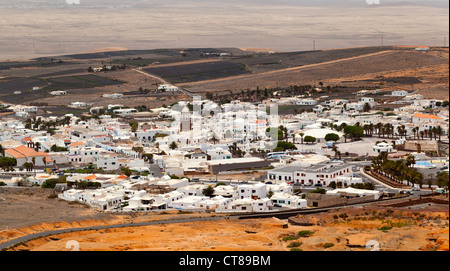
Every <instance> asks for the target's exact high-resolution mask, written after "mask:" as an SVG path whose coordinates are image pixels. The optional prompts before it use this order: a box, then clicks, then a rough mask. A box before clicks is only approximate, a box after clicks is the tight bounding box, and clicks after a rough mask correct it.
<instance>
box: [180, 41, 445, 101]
mask: <svg viewBox="0 0 450 271" xmlns="http://www.w3.org/2000/svg"><path fill="white" fill-rule="evenodd" d="M446 65H447V67H446ZM380 76H384V77H399V76H411V77H417V78H419V79H421V80H423V81H422V84H419V85H416V86H415V89H420V88H423V89H430V90H436V89H440V90H441V91H442V90H447V91H448V49H447V50H446V53H441V54H439V55H438V54H436V53H435V54H434V55H433V54H430V55H425V54H420V53H418V52H415V51H393V50H392V51H385V52H379V53H375V54H367V55H362V56H359V57H352V58H347V59H340V60H335V61H329V62H324V63H319V64H311V65H305V66H301V67H295V68H290V69H283V70H277V71H271V72H266V73H259V74H250V75H241V76H235V77H228V78H223V79H216V80H208V81H201V82H192V83H186V84H184V85H182V86H184V87H185V88H187V89H189V90H191V91H194V92H206V91H211V90H214V91H220V90H222V91H223V90H245V89H255V88H256V87H257V86H259V87H260V88H262V87H277V86H289V85H299V84H300V85H307V84H311V85H317V84H318V83H319V82H320V81H322V82H323V83H324V84H325V85H346V86H352V85H354V86H362V85H364V86H374V87H381V86H382V87H383V88H386V87H409V88H410V87H411V86H409V85H401V84H391V85H389V84H388V83H383V84H382V85H381V84H380ZM343 82H345V83H343ZM352 82H354V83H352ZM431 88H433V89H431Z"/></svg>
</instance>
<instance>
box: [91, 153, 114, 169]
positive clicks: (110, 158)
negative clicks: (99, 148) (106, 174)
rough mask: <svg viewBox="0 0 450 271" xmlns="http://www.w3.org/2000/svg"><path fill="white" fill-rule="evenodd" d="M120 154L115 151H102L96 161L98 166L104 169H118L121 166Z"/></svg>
mask: <svg viewBox="0 0 450 271" xmlns="http://www.w3.org/2000/svg"><path fill="white" fill-rule="evenodd" d="M117 157H118V154H117V153H113V152H102V153H100V154H99V156H98V159H97V161H96V165H97V168H102V169H104V170H117V169H119V168H120V166H119V163H118V160H117Z"/></svg>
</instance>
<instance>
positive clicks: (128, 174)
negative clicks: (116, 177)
mask: <svg viewBox="0 0 450 271" xmlns="http://www.w3.org/2000/svg"><path fill="white" fill-rule="evenodd" d="M122 173H123V175H125V176H127V177H130V176H131V174H132V171H131V169H130V168H128V167H124V168H122Z"/></svg>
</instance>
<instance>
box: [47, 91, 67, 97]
mask: <svg viewBox="0 0 450 271" xmlns="http://www.w3.org/2000/svg"><path fill="white" fill-rule="evenodd" d="M50 95H53V96H63V95H67V91H65V90H55V91H52V92H50Z"/></svg>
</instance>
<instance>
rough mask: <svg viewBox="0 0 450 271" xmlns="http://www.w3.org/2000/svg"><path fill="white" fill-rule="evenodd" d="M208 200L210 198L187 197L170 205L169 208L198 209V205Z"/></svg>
mask: <svg viewBox="0 0 450 271" xmlns="http://www.w3.org/2000/svg"><path fill="white" fill-rule="evenodd" d="M207 199H209V198H208V197H204V196H203V197H202V196H187V197H183V198H181V199H179V200H176V201H173V202H171V203H169V204H168V206H169V208H174V209H193V208H198V207H196V205H197V203H199V202H201V201H203V200H207Z"/></svg>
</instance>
